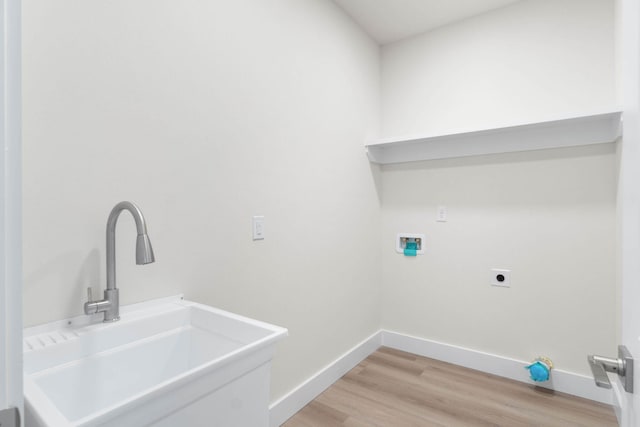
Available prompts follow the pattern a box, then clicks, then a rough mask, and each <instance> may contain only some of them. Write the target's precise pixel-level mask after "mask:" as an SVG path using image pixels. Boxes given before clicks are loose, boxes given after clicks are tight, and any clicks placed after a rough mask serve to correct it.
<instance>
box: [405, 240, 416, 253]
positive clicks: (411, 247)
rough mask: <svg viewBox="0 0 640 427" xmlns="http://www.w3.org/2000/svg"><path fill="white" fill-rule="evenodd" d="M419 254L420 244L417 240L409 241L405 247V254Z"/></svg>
mask: <svg viewBox="0 0 640 427" xmlns="http://www.w3.org/2000/svg"><path fill="white" fill-rule="evenodd" d="M417 254H418V244H417V243H416V242H407V245H406V246H405V247H404V256H416V255H417Z"/></svg>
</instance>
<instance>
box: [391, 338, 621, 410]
mask: <svg viewBox="0 0 640 427" xmlns="http://www.w3.org/2000/svg"><path fill="white" fill-rule="evenodd" d="M382 345H383V346H386V347H391V348H395V349H397V350H402V351H406V352H409V353H413V354H417V355H420V356H424V357H430V358H432V359H436V360H441V361H443V362H448V363H453V364H455V365H459V366H464V367H466V368H471V369H475V370H478V371H483V372H487V373H490V374H493V375H498V376H500V377H504V378H510V379H512V380H516V381H520V382H524V383H529V384H535V385H538V386H541V387H545V388H549V389H552V390H556V391H559V392H563V393H568V394H571V395H574V396H578V397H582V398H585V399H590V400H595V401H597V402H602V403H606V404H608V405H610V404H611V403H612V399H613V396H612V392H611V390H605V389H602V388H598V387H596V386H595V384H594V382H593V379H592V378H590V377H587V376H584V375H579V374H575V373H572V372H567V371H562V370H559V369H553V370H552V371H551V379H550V380H549V381H548V382H544V383H535V382H534V381H532V380H531V379H530V378H529V376H528V375H527V371H526V370H525V369H524V367H525V366H527V365H528V364H529V363H530V361H522V360H516V359H510V358H508V357H503V356H497V355H495V354H489V353H484V352H481V351H477V350H471V349H468V348H463V347H458V346H455V345H450V344H444V343H440V342H437V341H431V340H427V339H423V338H417V337H412V336H409V335H404V334H400V333H397V332H391V331H385V330H383V331H382ZM585 363H587V361H586V357H585Z"/></svg>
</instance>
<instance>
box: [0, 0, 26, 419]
mask: <svg viewBox="0 0 640 427" xmlns="http://www.w3.org/2000/svg"><path fill="white" fill-rule="evenodd" d="M0 18H1V22H2V31H0V81H1V82H2V83H1V84H0V92H1V96H0V99H2V102H1V103H0V122H1V123H0V125H1V126H2V130H3V131H2V132H0V145H1V146H2V150H0V151H1V153H0V160H2V164H3V168H2V173H0V203H1V204H2V207H1V208H0V237H1V241H2V245H0V272H1V273H0V348H2V349H3V350H4V351H0V409H5V408H9V407H15V408H18V410H19V411H20V415H21V417H20V418H21V419H23V418H24V417H23V416H22V415H23V414H24V398H23V387H22V180H21V175H22V153H21V151H22V147H21V144H22V141H21V135H22V116H21V111H22V100H21V96H22V95H21V88H22V80H21V68H22V67H21V55H22V54H21V3H20V0H0ZM21 425H23V421H21Z"/></svg>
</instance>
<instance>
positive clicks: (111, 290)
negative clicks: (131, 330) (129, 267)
mask: <svg viewBox="0 0 640 427" xmlns="http://www.w3.org/2000/svg"><path fill="white" fill-rule="evenodd" d="M124 210H127V211H129V212H131V215H133V219H134V220H135V222H136V231H137V233H138V237H137V239H136V264H139V265H142V264H149V263H152V262H154V261H155V256H154V254H153V248H152V247H151V241H150V240H149V235H148V234H147V224H146V222H145V219H144V215H142V211H141V210H140V208H139V207H138V206H137V205H135V204H134V203H131V202H120V203H118V204H117V205H115V206H114V208H113V209H112V210H111V213H110V214H109V218H108V219H107V288H106V289H105V291H104V299H103V300H100V301H91V296H90V294H89V301H88V302H87V303H85V305H84V312H85V314H95V313H100V312H103V313H104V321H105V322H115V321H116V320H119V319H120V295H119V290H118V288H117V287H116V223H117V222H118V217H119V216H120V213H122V211H124Z"/></svg>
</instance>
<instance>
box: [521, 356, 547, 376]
mask: <svg viewBox="0 0 640 427" xmlns="http://www.w3.org/2000/svg"><path fill="white" fill-rule="evenodd" d="M552 368H553V362H551V359H549V358H548V357H538V358H537V359H536V360H534V361H533V362H532V363H531V364H530V365H529V366H525V369H528V370H529V375H530V376H531V379H532V380H534V381H538V382H542V381H547V380H548V379H549V373H550V372H551V369H552Z"/></svg>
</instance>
